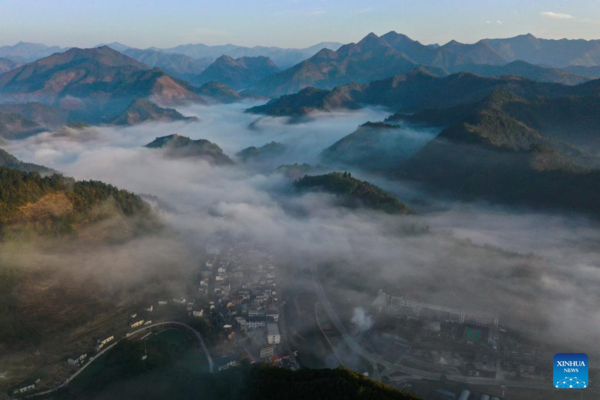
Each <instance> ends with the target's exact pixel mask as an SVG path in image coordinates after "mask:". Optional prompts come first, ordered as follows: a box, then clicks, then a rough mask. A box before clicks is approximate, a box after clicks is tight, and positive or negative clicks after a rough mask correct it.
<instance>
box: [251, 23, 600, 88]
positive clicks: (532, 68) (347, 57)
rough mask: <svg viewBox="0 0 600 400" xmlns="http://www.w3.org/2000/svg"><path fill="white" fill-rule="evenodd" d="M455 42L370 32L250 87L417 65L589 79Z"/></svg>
mask: <svg viewBox="0 0 600 400" xmlns="http://www.w3.org/2000/svg"><path fill="white" fill-rule="evenodd" d="M464 46H466V45H460V44H459V43H457V42H454V43H449V44H448V45H445V46H439V47H433V46H426V45H423V44H421V43H420V42H418V41H415V40H412V39H410V38H409V37H407V36H406V35H402V34H398V33H396V32H389V33H387V34H385V35H382V36H377V35H375V34H374V33H370V34H369V35H367V36H366V37H364V38H363V39H362V40H361V41H359V42H358V43H350V44H347V45H344V46H342V47H340V48H339V49H338V50H337V51H333V50H328V49H324V50H321V51H320V52H319V53H317V54H316V55H314V56H313V57H311V58H309V59H307V60H305V61H303V62H301V63H299V64H297V65H295V66H294V67H291V68H289V69H287V70H285V71H282V72H280V73H278V74H274V75H272V76H270V77H268V78H266V79H264V80H262V81H260V82H258V83H257V84H256V85H254V86H253V87H251V88H250V89H249V90H250V91H252V92H253V93H257V94H260V95H264V96H269V97H276V96H281V95H284V94H289V93H294V92H297V91H299V90H302V89H304V88H306V87H309V86H312V87H317V88H321V89H330V88H333V87H336V86H339V85H344V84H347V83H350V82H356V83H368V82H371V81H374V80H381V79H385V78H388V77H391V76H395V75H403V74H406V73H408V72H410V71H413V70H415V69H418V68H420V67H425V68H427V69H428V70H429V71H430V73H432V74H435V75H437V76H446V75H449V74H452V73H457V72H474V73H477V74H481V75H484V76H503V75H518V76H522V77H525V78H529V79H533V80H538V81H548V82H558V83H565V84H578V83H581V82H584V81H586V80H590V79H591V78H590V77H589V76H579V75H577V74H574V73H572V72H568V71H561V70H557V69H556V68H545V67H544V66H540V65H533V64H532V63H528V62H527V60H529V59H525V60H521V61H520V62H518V63H513V61H516V60H520V59H519V58H515V59H510V60H504V59H503V58H502V57H499V56H494V55H495V52H494V50H493V49H492V48H491V47H490V46H488V45H485V44H478V45H471V47H464Z"/></svg>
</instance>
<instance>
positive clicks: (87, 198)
mask: <svg viewBox="0 0 600 400" xmlns="http://www.w3.org/2000/svg"><path fill="white" fill-rule="evenodd" d="M53 195H54V197H53ZM47 197H51V200H50V201H49V203H50V204H45V207H39V209H37V210H32V209H33V207H30V208H29V209H26V207H25V206H27V205H31V204H35V203H36V202H39V201H40V200H42V199H43V198H47ZM108 200H110V202H111V208H110V211H109V210H105V211H103V212H98V210H97V207H95V206H97V205H98V206H99V205H101V204H102V203H103V202H105V201H108ZM59 203H60V204H59ZM49 210H53V211H54V212H51V211H49ZM149 211H150V209H149V206H148V205H147V204H146V203H145V202H144V201H143V200H142V199H141V198H140V197H139V196H137V195H135V194H133V193H130V192H128V191H125V190H119V189H117V188H116V187H114V186H112V185H109V184H106V183H103V182H99V181H75V180H74V179H71V178H67V177H64V176H62V175H59V174H54V175H51V176H45V177H42V176H41V175H40V174H39V173H37V172H24V171H19V170H15V169H12V168H5V167H0V226H2V228H6V226H7V225H11V224H13V223H19V222H25V223H27V222H32V221H33V220H36V221H39V220H50V221H51V223H50V225H51V226H52V227H53V228H54V229H56V230H57V232H60V231H62V230H68V229H70V228H71V227H72V224H73V223H77V222H83V221H90V220H95V219H100V218H102V217H105V216H107V214H109V213H119V214H122V215H125V216H133V215H138V214H144V213H148V212H149ZM0 232H1V231H0Z"/></svg>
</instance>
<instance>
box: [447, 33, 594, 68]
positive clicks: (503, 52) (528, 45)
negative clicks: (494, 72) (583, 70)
mask: <svg viewBox="0 0 600 400" xmlns="http://www.w3.org/2000/svg"><path fill="white" fill-rule="evenodd" d="M440 48H441V49H448V50H451V51H452V52H455V53H457V54H463V55H468V56H469V57H471V58H473V60H474V61H475V62H478V63H482V64H501V63H506V62H512V61H516V60H522V61H526V62H529V63H532V64H538V65H546V66H550V67H555V68H564V67H569V66H587V67H593V66H600V40H583V39H579V40H569V39H561V40H549V39H539V38H536V37H535V36H533V35H532V34H526V35H519V36H515V37H512V38H507V39H483V40H480V41H479V42H477V43H475V44H462V43H458V42H456V41H452V42H450V43H448V44H446V45H444V46H441V47H440ZM490 61H493V62H490Z"/></svg>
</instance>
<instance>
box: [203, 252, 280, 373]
mask: <svg viewBox="0 0 600 400" xmlns="http://www.w3.org/2000/svg"><path fill="white" fill-rule="evenodd" d="M276 273H277V271H276V267H275V264H274V262H273V256H271V255H270V254H267V253H265V252H263V251H259V250H254V249H242V248H241V247H237V248H235V247H231V248H229V249H227V250H225V251H224V252H222V253H221V254H220V255H219V256H218V257H214V258H212V259H210V260H209V261H207V262H206V263H205V264H204V265H202V267H201V271H200V274H201V280H200V284H199V287H198V291H199V292H200V295H203V294H207V295H208V296H209V297H212V299H211V300H213V301H211V302H210V315H211V317H212V318H213V322H214V323H215V325H217V326H221V327H223V328H224V329H225V332H226V334H227V337H228V338H230V339H233V338H235V337H237V336H236V335H241V336H242V337H244V340H243V343H244V345H243V346H240V347H241V348H242V351H241V357H242V358H249V359H250V360H251V362H255V361H258V360H269V361H273V362H275V361H277V360H280V359H283V358H286V357H287V359H288V360H289V355H288V354H287V353H286V354H284V353H282V352H281V349H279V347H280V346H279V345H280V344H281V342H282V339H281V333H280V329H279V303H278V291H277V282H276ZM198 312H199V311H198ZM194 315H195V314H194ZM246 338H251V339H252V340H251V343H252V344H251V345H249V344H248V343H250V342H248V341H247V340H246ZM238 344H239V343H238ZM278 349H279V351H278ZM229 356H231V357H234V358H236V356H232V355H231V354H230V355H229ZM229 356H228V357H229ZM217 364H218V368H220V369H222V368H225V369H226V368H229V367H231V366H232V365H233V364H232V360H230V359H229V358H227V357H224V358H223V362H222V363H220V362H217ZM220 364H222V365H220Z"/></svg>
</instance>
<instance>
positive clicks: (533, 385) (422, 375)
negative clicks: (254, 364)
mask: <svg viewBox="0 0 600 400" xmlns="http://www.w3.org/2000/svg"><path fill="white" fill-rule="evenodd" d="M311 272H312V276H313V282H314V285H315V289H316V291H317V295H318V296H319V298H320V300H321V303H322V305H323V308H324V309H325V311H326V312H327V315H328V316H329V319H330V320H331V322H333V324H334V325H335V327H336V328H337V330H338V331H339V332H340V334H341V335H342V338H343V339H344V341H345V342H346V344H347V345H348V347H350V348H351V349H352V350H354V351H355V352H356V353H357V354H359V355H360V356H362V357H364V358H366V359H367V360H369V361H371V362H375V363H377V364H381V365H383V366H385V367H386V369H387V371H385V372H386V374H390V373H394V372H402V373H404V374H408V375H411V376H412V378H413V379H432V380H441V378H442V375H444V376H445V377H446V378H447V379H448V380H451V381H454V382H462V383H467V384H471V385H489V386H497V385H506V386H507V387H517V388H528V389H540V390H541V389H546V390H553V389H554V387H553V386H552V384H551V383H550V382H531V381H510V380H506V379H502V380H501V379H492V378H477V377H467V376H463V375H451V374H440V373H436V372H429V371H423V370H419V369H416V368H410V367H406V366H404V365H400V364H393V363H390V362H389V361H387V360H385V359H384V358H383V357H381V356H380V355H378V354H376V353H371V352H369V351H368V350H366V349H365V348H364V347H362V346H361V345H360V344H359V343H358V342H357V341H356V339H355V338H354V337H353V336H352V335H350V333H348V331H347V330H346V327H345V326H344V324H343V323H342V321H341V320H340V319H339V317H338V316H337V314H336V312H335V310H334V309H333V307H332V306H331V303H330V302H329V299H328V298H327V295H326V294H325V290H324V289H323V285H322V283H321V279H320V277H319V271H318V267H317V266H316V265H313V266H312V268H311ZM587 390H588V391H593V392H594V393H600V388H598V387H588V388H587Z"/></svg>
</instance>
